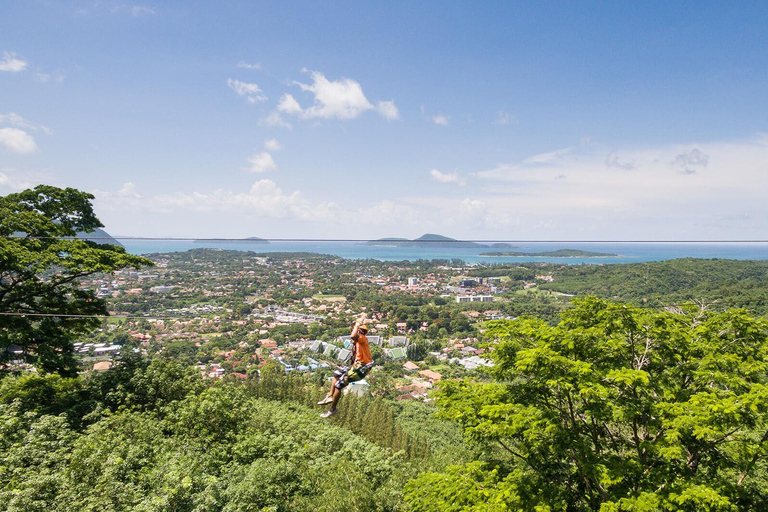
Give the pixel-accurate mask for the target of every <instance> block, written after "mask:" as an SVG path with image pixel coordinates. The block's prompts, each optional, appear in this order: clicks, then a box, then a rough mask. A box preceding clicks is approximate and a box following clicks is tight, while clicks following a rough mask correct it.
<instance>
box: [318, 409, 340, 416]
mask: <svg viewBox="0 0 768 512" xmlns="http://www.w3.org/2000/svg"><path fill="white" fill-rule="evenodd" d="M336 412H337V410H336V409H328V410H327V411H325V412H324V413H323V414H321V415H320V417H321V418H330V417H331V416H333V415H334V414H336Z"/></svg>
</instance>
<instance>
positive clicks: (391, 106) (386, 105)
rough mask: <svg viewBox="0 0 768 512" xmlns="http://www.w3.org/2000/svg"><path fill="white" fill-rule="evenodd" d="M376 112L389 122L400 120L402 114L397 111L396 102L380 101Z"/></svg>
mask: <svg viewBox="0 0 768 512" xmlns="http://www.w3.org/2000/svg"><path fill="white" fill-rule="evenodd" d="M376 111H377V112H378V113H379V114H381V116H382V117H383V118H384V119H387V120H389V121H395V120H397V119H400V112H399V111H398V110H397V106H395V102H394V101H379V102H377V103H376Z"/></svg>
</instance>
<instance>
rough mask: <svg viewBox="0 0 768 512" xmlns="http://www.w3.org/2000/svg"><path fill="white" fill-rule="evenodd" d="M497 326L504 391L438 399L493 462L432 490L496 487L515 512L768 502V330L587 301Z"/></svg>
mask: <svg viewBox="0 0 768 512" xmlns="http://www.w3.org/2000/svg"><path fill="white" fill-rule="evenodd" d="M489 327H490V328H489V331H488V335H489V336H491V337H492V338H494V339H496V342H495V343H494V348H495V350H494V351H493V352H491V356H492V358H493V359H494V361H495V362H496V366H494V367H493V368H492V369H491V370H490V374H491V375H492V376H493V377H494V379H495V382H491V383H480V382H472V381H468V380H462V381H449V382H444V383H443V384H442V387H441V389H440V390H439V391H438V393H437V403H438V406H439V408H440V409H441V412H440V414H441V416H442V417H444V418H448V419H451V420H453V421H456V422H458V423H459V424H460V425H461V426H462V427H463V429H464V432H465V435H467V436H468V437H469V438H471V439H473V440H476V441H478V442H480V443H484V444H485V445H486V446H488V447H489V451H488V453H487V457H488V460H489V461H490V465H489V466H487V467H484V468H483V469H482V470H481V468H480V466H467V467H464V468H459V469H454V470H451V471H450V472H448V473H443V474H439V475H426V476H424V477H422V478H421V479H420V480H419V481H418V482H419V484H420V485H423V486H427V487H430V486H432V487H434V488H432V489H426V490H424V492H425V493H426V494H429V493H432V494H434V493H439V490H440V489H443V488H448V489H449V490H450V489H453V488H454V487H456V489H453V491H451V492H455V493H458V495H460V496H463V498H461V499H462V500H465V501H467V500H470V501H471V500H472V499H480V498H481V497H483V496H484V495H482V494H477V493H475V491H473V490H472V489H473V487H474V486H477V485H481V486H484V485H485V484H484V483H483V482H487V481H489V482H490V486H491V488H492V489H494V491H493V492H494V493H497V492H498V493H502V494H503V493H507V498H504V499H505V500H506V501H505V503H506V504H507V506H509V507H510V508H512V509H514V508H517V507H520V505H519V503H522V504H523V505H522V508H525V509H532V508H534V507H535V506H548V507H550V508H551V509H552V510H566V509H567V510H604V511H609V510H656V509H659V508H661V509H665V510H746V509H751V508H755V507H757V506H758V505H759V504H760V503H765V502H766V501H768V486H766V483H765V482H766V460H765V459H764V458H763V457H764V454H765V453H766V451H768V343H767V341H766V340H767V335H768V327H767V326H766V324H765V322H763V321H761V320H756V319H754V318H750V317H749V316H747V315H746V314H745V313H744V312H743V311H738V310H733V311H728V312H725V313H719V314H708V313H706V312H703V311H700V310H698V309H696V308H693V307H691V308H687V309H686V310H685V311H684V312H679V313H668V312H655V311H641V310H638V309H636V308H631V307H627V306H623V305H620V304H611V303H608V302H605V301H602V300H598V299H594V298H588V299H585V300H580V301H576V302H575V307H574V309H572V310H569V311H567V312H566V313H564V314H563V320H562V321H561V322H560V324H559V325H557V326H549V325H547V324H546V323H544V322H543V321H541V320H535V319H530V318H527V319H519V320H517V321H513V322H509V321H499V322H491V323H489ZM493 447H495V449H493ZM478 471H482V473H477V472H478ZM493 471H497V473H496V474H493V473H492V472H493ZM486 473H487V474H486ZM467 475H469V476H467ZM470 477H471V478H470ZM496 478H498V480H496ZM489 479H490V480H489ZM472 482H474V483H472ZM446 486H447V487H446ZM468 486H469V487H468ZM509 486H511V487H509ZM494 495H495V494H494ZM407 496H409V497H410V498H409V499H410V500H412V502H413V503H414V506H417V507H421V508H420V509H421V510H436V509H435V508H432V509H430V508H428V507H427V506H426V505H419V504H420V503H422V501H421V500H420V499H416V496H415V495H414V494H413V493H407ZM484 499H490V498H489V497H488V496H485V498H484ZM414 500H415V501H414ZM472 506H474V505H472ZM417 509H418V508H417Z"/></svg>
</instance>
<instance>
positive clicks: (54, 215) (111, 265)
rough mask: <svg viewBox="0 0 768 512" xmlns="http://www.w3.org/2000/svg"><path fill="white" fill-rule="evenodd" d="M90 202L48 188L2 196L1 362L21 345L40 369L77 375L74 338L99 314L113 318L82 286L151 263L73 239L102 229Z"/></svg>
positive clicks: (75, 193) (67, 191)
mask: <svg viewBox="0 0 768 512" xmlns="http://www.w3.org/2000/svg"><path fill="white" fill-rule="evenodd" d="M92 199H93V196H92V195H91V194H88V193H85V192H81V191H78V190H75V189H73V188H66V189H61V188H56V187H51V186H46V185H38V186H37V187H35V188H34V189H29V190H24V191H22V192H19V193H15V194H9V195H7V196H3V197H0V314H2V315H3V321H2V324H0V364H3V363H6V362H7V361H9V360H10V359H11V358H14V357H17V356H15V355H14V354H12V353H10V352H9V351H8V350H7V349H8V347H10V346H12V345H17V346H19V347H21V348H22V350H23V353H24V356H25V357H26V358H27V360H29V361H30V362H33V363H34V364H35V365H36V367H37V368H38V369H39V370H42V371H46V372H52V371H56V372H59V373H62V374H72V373H74V372H75V371H76V369H77V366H76V363H75V360H74V357H73V346H72V342H73V340H74V339H75V338H76V337H77V336H79V335H81V334H83V333H85V332H88V331H89V330H91V329H93V328H94V327H97V326H98V325H99V320H98V319H97V318H94V315H106V314H107V309H106V303H105V302H104V301H103V300H101V299H99V298H97V297H96V293H95V291H94V290H84V289H82V288H81V287H80V284H79V280H80V279H81V278H83V277H85V276H88V275H91V274H94V273H98V272H103V273H110V272H114V271H115V270H118V269H123V268H126V267H140V266H145V265H151V264H152V262H151V261H150V260H148V259H146V258H142V257H138V256H133V255H130V254H127V253H126V252H125V249H124V248H123V247H119V246H115V245H106V244H99V243H96V242H93V241H89V240H81V239H76V238H74V237H75V236H76V235H77V233H82V232H85V233H88V232H92V231H94V230H95V229H96V228H99V227H103V225H102V224H101V222H100V221H99V220H98V218H96V216H95V214H94V212H93V207H92V205H91V200H92ZM19 314H23V315H24V316H20V315H19ZM66 315H73V316H66Z"/></svg>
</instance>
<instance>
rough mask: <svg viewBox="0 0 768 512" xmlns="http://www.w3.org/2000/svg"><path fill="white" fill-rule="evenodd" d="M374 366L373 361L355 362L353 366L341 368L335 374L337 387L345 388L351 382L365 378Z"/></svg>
mask: <svg viewBox="0 0 768 512" xmlns="http://www.w3.org/2000/svg"><path fill="white" fill-rule="evenodd" d="M371 368H373V361H371V362H370V363H368V364H362V363H355V364H354V365H352V368H350V369H348V370H347V369H346V368H341V369H339V370H336V371H335V372H334V373H333V374H334V376H336V379H337V380H336V388H337V389H344V388H345V387H347V385H348V384H349V383H350V382H357V381H359V380H363V379H364V378H365V376H366V375H368V373H369V372H370V371H371Z"/></svg>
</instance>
